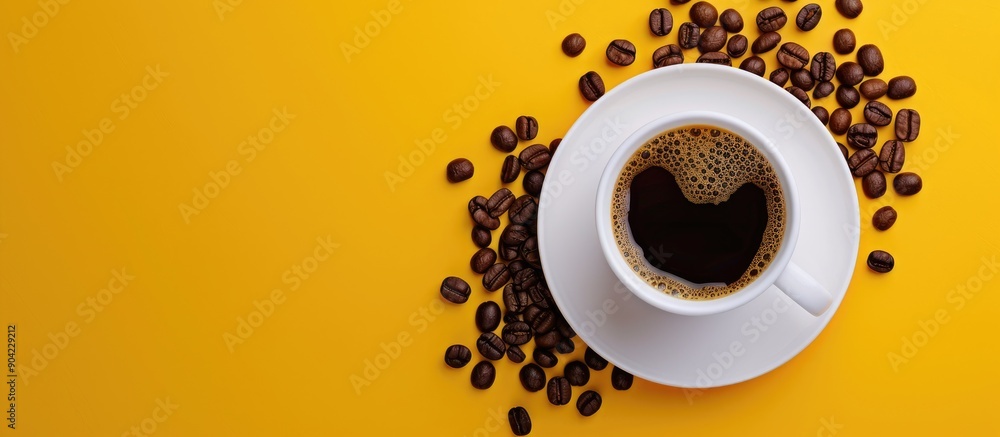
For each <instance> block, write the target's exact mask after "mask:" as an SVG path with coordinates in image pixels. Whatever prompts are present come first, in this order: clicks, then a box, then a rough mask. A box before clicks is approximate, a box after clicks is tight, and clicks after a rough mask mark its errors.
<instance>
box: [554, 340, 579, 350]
mask: <svg viewBox="0 0 1000 437" xmlns="http://www.w3.org/2000/svg"><path fill="white" fill-rule="evenodd" d="M574 350H576V343H573V340H570V339H568V338H563V339H561V340H559V343H556V352H559V353H561V354H571V353H573V351H574Z"/></svg>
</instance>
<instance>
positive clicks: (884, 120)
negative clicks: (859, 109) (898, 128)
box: [864, 101, 892, 126]
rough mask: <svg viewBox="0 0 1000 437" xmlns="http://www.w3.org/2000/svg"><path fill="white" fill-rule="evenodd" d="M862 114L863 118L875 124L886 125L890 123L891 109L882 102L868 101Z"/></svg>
mask: <svg viewBox="0 0 1000 437" xmlns="http://www.w3.org/2000/svg"><path fill="white" fill-rule="evenodd" d="M864 114H865V120H867V121H868V123H871V124H873V125H875V126H888V125H889V123H892V110H891V109H889V107H888V106H886V104H885V103H882V102H877V101H872V102H868V103H867V104H866V105H865V111H864Z"/></svg>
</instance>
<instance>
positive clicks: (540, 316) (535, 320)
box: [525, 310, 556, 334]
mask: <svg viewBox="0 0 1000 437" xmlns="http://www.w3.org/2000/svg"><path fill="white" fill-rule="evenodd" d="M525 319H526V320H527V322H528V323H530V324H531V328H532V329H534V330H535V333H537V334H547V333H549V332H551V331H552V330H553V329H554V328H555V327H556V315H555V313H553V312H552V311H546V310H538V311H533V312H532V314H531V316H527V315H525Z"/></svg>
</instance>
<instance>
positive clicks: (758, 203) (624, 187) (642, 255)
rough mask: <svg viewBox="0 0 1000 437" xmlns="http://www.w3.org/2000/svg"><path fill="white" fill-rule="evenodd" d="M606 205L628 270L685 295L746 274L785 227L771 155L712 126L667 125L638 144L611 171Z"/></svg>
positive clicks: (754, 270)
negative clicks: (614, 178)
mask: <svg viewBox="0 0 1000 437" xmlns="http://www.w3.org/2000/svg"><path fill="white" fill-rule="evenodd" d="M611 211H612V224H613V226H614V227H615V240H616V242H617V244H618V248H619V250H620V251H621V253H622V255H623V256H624V257H625V259H626V260H630V261H631V263H632V268H633V270H634V271H635V272H636V273H638V274H639V275H640V276H641V277H642V278H643V279H645V280H646V282H647V283H649V284H650V285H652V286H653V287H656V288H658V289H660V290H663V291H664V292H666V293H670V294H672V295H674V296H677V297H680V298H684V299H690V300H709V299H716V298H720V297H723V296H726V295H729V294H730V293H732V292H734V291H737V290H739V289H741V288H743V287H744V286H746V285H747V284H749V283H750V282H752V281H753V280H754V279H756V277H757V276H759V275H760V273H761V272H763V271H764V270H765V269H766V268H767V266H768V265H769V264H770V262H771V260H772V259H774V256H775V254H776V253H777V251H778V249H779V248H780V246H781V239H782V236H783V234H784V223H785V202H784V195H783V193H782V189H781V185H780V183H779V180H778V176H777V174H776V173H775V171H774V168H773V167H772V166H771V164H770V162H769V161H768V160H767V158H766V157H765V156H764V155H763V154H762V153H761V152H760V151H759V150H757V148H756V147H754V146H753V144H751V143H749V142H748V141H747V140H745V139H743V138H742V137H740V136H738V135H736V134H734V133H732V132H729V131H726V130H723V129H719V128H716V127H710V126H686V127H682V128H679V129H674V130H671V131H667V132H664V133H662V134H660V135H658V136H657V137H656V138H654V139H652V140H650V141H649V142H648V143H646V144H645V145H644V146H643V147H641V148H640V149H639V150H637V151H636V152H635V154H634V155H633V156H632V158H631V159H630V161H629V162H628V163H627V164H626V165H625V168H624V169H623V170H622V172H621V174H620V175H619V177H618V183H617V186H616V187H615V194H614V197H613V199H612V209H611ZM664 273H667V274H669V275H670V276H668V275H664ZM675 278H680V279H682V280H683V281H686V282H687V284H686V283H684V282H681V281H677V280H676V279H675Z"/></svg>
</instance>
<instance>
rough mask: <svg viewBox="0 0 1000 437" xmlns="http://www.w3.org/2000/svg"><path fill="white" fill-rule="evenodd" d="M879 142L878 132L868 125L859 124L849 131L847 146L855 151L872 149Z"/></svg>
mask: <svg viewBox="0 0 1000 437" xmlns="http://www.w3.org/2000/svg"><path fill="white" fill-rule="evenodd" d="M877 142H878V130H876V129H875V126H872V125H870V124H868V123H858V124H856V125H854V126H851V128H850V129H848V130H847V145H848V146H851V147H853V148H855V149H870V148H872V147H874V146H875V143H877Z"/></svg>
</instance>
